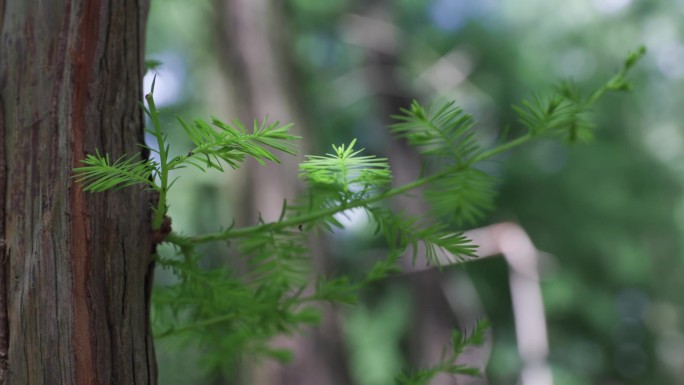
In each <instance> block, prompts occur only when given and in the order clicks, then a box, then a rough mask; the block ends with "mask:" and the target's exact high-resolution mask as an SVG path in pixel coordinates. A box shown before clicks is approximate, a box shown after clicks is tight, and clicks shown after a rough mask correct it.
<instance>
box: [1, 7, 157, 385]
mask: <svg viewBox="0 0 684 385" xmlns="http://www.w3.org/2000/svg"><path fill="white" fill-rule="evenodd" d="M147 9H148V2H147V1H145V0H143V1H121V2H106V1H95V0H93V1H86V0H74V1H65V0H50V1H48V0H41V1H31V2H27V1H24V0H5V1H0V31H1V36H0V141H2V143H0V202H1V203H0V218H2V221H0V252H1V253H2V254H0V384H3V385H28V384H55V385H57V384H69V385H73V384H100V385H105V384H111V385H121V384H155V383H156V364H155V355H154V347H153V343H152V336H151V330H150V325H149V299H150V290H151V277H152V274H151V273H152V269H153V264H152V259H151V251H152V248H153V244H152V237H151V235H152V234H151V233H150V230H149V229H150V224H149V217H150V216H149V195H148V193H147V192H144V191H142V190H140V189H135V188H129V189H125V190H121V191H116V192H110V193H102V194H85V193H84V192H83V191H82V190H81V188H80V187H78V186H77V185H76V183H75V182H74V181H73V179H72V178H71V176H72V172H71V169H72V168H73V167H75V166H78V165H79V160H80V159H83V158H84V157H85V155H86V153H87V152H94V151H95V149H96V148H97V149H99V150H100V151H104V152H107V153H109V154H111V155H112V157H113V158H118V157H120V156H122V155H123V154H129V155H132V154H135V153H138V152H140V148H139V147H138V144H139V143H141V142H142V141H143V135H142V134H143V129H142V126H143V120H142V111H141V109H140V106H139V104H138V103H139V101H140V100H141V96H142V95H141V85H142V81H141V79H142V76H143V52H144V51H143V45H144V33H145V25H146V17H147Z"/></svg>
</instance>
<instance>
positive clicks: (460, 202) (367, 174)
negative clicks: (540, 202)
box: [75, 49, 644, 384]
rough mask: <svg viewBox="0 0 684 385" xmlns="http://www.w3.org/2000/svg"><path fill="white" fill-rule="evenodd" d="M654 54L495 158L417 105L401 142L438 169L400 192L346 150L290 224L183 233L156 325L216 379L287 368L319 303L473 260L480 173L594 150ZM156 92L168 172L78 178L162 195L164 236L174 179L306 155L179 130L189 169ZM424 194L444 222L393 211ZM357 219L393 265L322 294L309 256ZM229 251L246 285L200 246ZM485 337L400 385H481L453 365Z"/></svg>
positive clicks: (249, 135)
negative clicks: (631, 79)
mask: <svg viewBox="0 0 684 385" xmlns="http://www.w3.org/2000/svg"><path fill="white" fill-rule="evenodd" d="M643 54H644V50H643V49H640V50H638V51H637V52H634V53H632V54H630V55H629V56H628V57H627V59H626V60H625V62H624V65H623V67H622V69H621V70H620V71H619V72H618V73H617V74H616V75H615V76H614V77H613V78H611V79H610V80H609V81H608V82H606V83H605V84H603V85H602V86H600V87H598V88H597V89H595V90H594V91H593V92H591V93H589V94H588V95H587V96H584V95H582V94H581V93H580V92H579V91H578V90H577V88H576V87H575V86H574V85H572V84H571V83H567V82H566V83H561V84H560V85H559V86H558V87H556V89H555V90H554V92H552V93H551V94H549V95H535V96H534V97H533V98H532V99H531V100H529V101H523V102H522V103H521V104H520V105H519V106H514V109H515V111H516V112H517V113H518V117H519V122H520V124H521V125H522V127H523V128H524V129H525V133H524V134H522V135H520V136H518V137H517V138H514V139H510V140H508V139H507V140H503V141H501V142H500V143H499V144H497V145H496V146H494V147H492V148H489V149H485V148H483V147H482V146H481V145H480V144H479V142H478V141H477V139H476V135H475V125H474V121H473V119H472V117H471V116H470V115H468V114H465V113H464V112H463V111H462V110H461V109H460V108H459V107H457V106H456V105H455V104H454V103H453V102H448V103H445V104H442V105H440V106H439V107H438V108H436V109H431V108H426V107H424V106H422V105H421V104H419V103H418V102H413V103H412V104H411V106H410V108H408V109H404V110H402V111H401V114H400V115H397V116H395V119H396V120H397V124H395V125H394V126H392V127H391V130H392V132H394V133H395V134H396V135H397V136H398V137H401V138H405V139H406V140H407V141H408V142H409V143H410V144H411V145H414V146H416V148H417V149H418V151H419V152H420V153H421V154H422V155H423V156H424V157H425V159H426V161H427V162H428V163H429V166H430V167H425V169H426V170H427V172H426V173H425V174H424V175H422V176H421V177H420V178H418V179H416V180H415V181H413V182H410V183H408V184H405V185H401V186H392V173H391V171H390V168H389V165H388V163H387V159H384V158H377V157H375V156H373V155H363V152H362V151H363V150H359V149H356V148H355V145H356V141H355V140H354V141H352V142H351V143H349V144H348V145H344V144H343V145H340V146H333V152H332V153H330V154H327V155H324V156H316V155H312V156H307V159H306V160H305V161H304V162H303V163H302V164H301V165H300V176H301V178H302V179H304V180H305V181H307V182H308V184H309V187H310V189H309V191H308V193H306V194H304V196H303V197H300V198H298V199H295V201H294V202H295V203H294V204H288V203H287V201H285V202H284V203H283V209H282V213H281V215H280V217H279V219H278V220H277V221H274V222H271V223H263V222H259V223H257V224H255V225H253V226H247V227H240V228H235V227H234V226H232V225H231V226H230V227H228V228H226V229H223V230H220V231H217V232H214V233H209V234H203V235H192V236H188V235H182V234H179V233H177V232H174V231H171V232H170V233H169V234H168V235H167V236H166V238H165V239H164V241H163V242H166V243H169V244H171V245H173V246H174V247H175V250H176V252H177V254H178V255H177V256H162V255H158V256H157V262H158V264H159V265H160V266H162V267H164V268H168V269H171V270H172V271H173V272H174V274H175V275H176V276H177V279H178V281H177V283H175V284H172V285H169V286H165V287H159V288H156V289H155V291H154V294H153V309H152V316H153V321H154V323H155V330H156V331H157V337H158V338H165V337H169V336H176V337H179V338H183V337H185V338H188V340H193V341H199V342H200V343H201V344H203V346H205V349H208V350H209V351H213V352H215V353H216V354H215V355H212V356H211V357H214V359H215V362H214V363H215V364H216V365H223V364H224V363H225V361H226V360H225V357H232V358H237V357H239V356H241V355H245V354H253V355H266V356H270V357H274V358H278V359H282V360H286V359H288V358H289V354H288V353H287V352H284V351H281V350H277V349H273V348H271V347H270V346H269V341H270V340H271V339H272V338H273V337H274V336H276V335H279V334H290V333H293V332H295V331H297V330H298V329H299V328H300V327H301V326H302V325H308V324H314V323H316V322H318V320H319V319H320V314H319V311H318V307H317V306H316V303H319V302H325V301H332V302H338V303H354V302H355V301H356V300H357V299H358V298H359V293H360V290H362V288H363V287H364V286H366V285H368V284H369V283H371V282H375V281H377V280H381V279H383V278H385V277H387V276H388V275H390V274H392V273H394V272H396V271H398V270H399V267H398V261H399V259H400V258H401V257H402V256H403V255H405V254H407V252H409V253H410V254H411V255H413V257H414V259H415V257H416V256H417V255H418V253H419V252H420V251H421V250H423V251H424V253H425V256H426V260H427V261H428V263H430V264H433V265H440V264H442V263H445V262H454V261H463V260H467V259H469V258H472V257H473V256H474V251H475V248H476V246H475V245H473V244H471V243H470V241H469V240H468V239H467V238H466V237H464V236H463V233H461V232H459V231H456V230H454V229H453V227H452V226H450V225H449V224H448V222H445V221H444V214H445V213H446V214H448V216H449V217H450V221H451V222H452V223H455V224H456V225H458V226H463V225H466V224H473V223H474V222H476V221H477V220H479V219H481V218H483V216H484V215H485V213H486V212H487V211H488V210H490V209H491V208H492V206H493V204H492V202H493V198H494V194H495V190H496V189H495V179H494V178H493V177H492V176H490V175H488V174H487V173H485V172H483V171H482V170H481V169H479V168H478V164H480V163H481V162H483V161H486V160H491V159H493V158H495V157H496V156H497V155H499V154H501V153H503V152H505V151H509V150H511V149H513V148H515V147H518V146H521V145H523V144H525V143H527V142H529V141H531V140H533V139H535V138H539V137H548V136H555V137H561V138H563V139H565V140H567V141H570V142H574V141H577V140H586V139H589V138H590V137H591V130H590V129H591V124H590V121H589V119H588V113H589V112H590V110H591V108H592V107H593V105H594V103H595V102H596V101H597V100H598V99H599V98H600V97H601V96H603V95H604V94H606V93H607V92H611V91H621V90H627V89H629V87H630V86H629V83H628V82H627V81H626V74H627V72H628V71H629V70H630V69H631V68H632V67H633V66H634V64H635V63H636V61H637V60H638V59H639V58H640V57H641V56H643ZM153 92H154V82H153V85H152V92H150V94H148V95H146V96H145V100H146V102H147V106H143V108H144V111H145V113H146V114H147V116H148V117H149V118H150V122H151V125H152V128H151V129H148V130H147V132H149V133H150V134H151V135H152V136H153V137H154V138H155V140H156V145H155V146H149V147H147V146H145V147H146V148H147V149H148V150H149V151H151V152H153V153H156V154H157V155H158V161H155V160H153V159H139V158H138V157H136V156H132V157H125V156H124V157H121V158H118V159H117V160H115V161H113V162H112V160H111V158H110V156H109V155H106V154H105V155H101V154H100V152H99V151H97V150H96V151H95V153H94V154H90V155H88V156H87V157H86V158H85V159H84V160H83V161H82V162H83V164H84V166H82V167H79V168H76V169H75V172H76V178H77V180H78V181H79V182H80V183H81V184H82V185H83V187H84V189H85V190H86V191H94V192H101V191H106V190H110V189H119V188H125V187H130V186H134V185H140V186H142V187H144V188H148V189H151V190H154V191H155V192H157V193H158V195H159V199H158V201H157V202H156V204H155V206H154V207H153V210H154V216H153V219H152V227H153V229H154V230H158V229H160V228H161V226H162V223H163V221H164V216H165V215H166V213H167V208H168V204H167V194H168V191H169V189H170V188H171V187H172V186H173V184H174V182H175V179H171V172H172V171H173V170H177V169H180V168H183V167H187V166H193V167H196V168H198V169H199V170H201V171H203V172H205V171H208V170H210V169H214V170H219V171H225V170H224V167H223V165H228V166H229V167H230V168H233V169H234V168H238V167H240V165H241V164H242V163H243V162H244V160H245V159H246V158H248V157H249V158H253V159H255V160H256V161H258V162H259V163H262V164H263V163H265V162H267V161H268V162H276V163H277V162H279V158H278V156H277V152H282V153H286V154H294V153H295V152H296V151H295V147H294V141H295V140H296V139H298V138H297V137H296V136H294V135H290V134H289V132H288V129H289V127H290V125H280V124H279V123H277V122H276V123H268V122H267V120H263V121H262V122H257V121H255V122H254V124H253V126H252V129H251V130H248V129H247V128H246V127H245V126H244V125H243V124H242V123H240V122H239V121H234V122H233V123H231V124H228V123H225V122H222V121H220V120H218V119H215V118H214V119H212V121H211V124H209V123H207V122H205V121H203V120H196V121H194V122H193V123H192V124H190V123H187V122H186V121H185V120H183V119H182V118H180V117H179V118H178V119H177V120H178V122H179V124H180V126H181V127H182V128H183V130H184V132H185V133H186V135H187V136H188V138H189V139H190V140H191V141H192V143H193V148H192V149H191V150H190V151H189V152H188V153H187V154H185V155H178V156H175V157H171V156H170V155H169V154H170V152H169V144H168V143H167V136H166V134H165V133H164V132H163V131H162V129H161V124H160V122H159V111H158V109H157V107H156V105H155V103H154V98H153ZM417 189H421V190H423V194H424V197H425V199H426V200H427V201H428V202H429V203H430V204H431V205H432V207H433V209H434V211H435V212H436V213H437V214H438V215H435V216H433V217H432V218H427V219H426V218H416V217H414V216H410V215H408V214H405V213H397V212H394V211H392V210H390V209H389V208H387V207H385V205H384V203H385V202H387V201H388V200H389V199H390V198H392V197H395V196H398V195H403V194H406V193H409V192H411V191H414V190H417ZM350 209H361V210H364V211H365V212H366V213H367V214H368V216H369V218H371V219H372V220H373V221H374V222H375V224H376V232H377V233H378V234H381V235H382V236H383V238H384V239H385V244H386V247H387V257H386V258H384V259H380V260H378V261H376V263H375V264H374V265H373V266H372V267H371V268H370V269H369V270H368V271H367V272H366V273H365V275H364V276H362V277H356V278H350V277H344V276H342V277H334V278H328V277H317V278H315V279H314V280H313V282H314V283H313V284H310V283H309V282H310V281H311V274H312V269H311V267H310V265H311V263H310V261H309V260H308V254H309V250H308V248H307V243H308V237H309V235H310V234H311V230H313V229H315V228H323V229H330V228H332V227H343V225H342V223H340V222H339V221H338V220H337V219H336V215H337V214H340V213H344V212H345V211H346V210H350ZM216 241H231V242H233V243H235V244H236V245H237V247H238V250H239V252H240V255H241V258H245V259H246V266H247V270H248V271H247V272H246V274H240V275H238V274H237V273H236V272H233V271H231V270H230V269H229V268H227V267H223V268H219V269H205V268H201V267H200V264H199V261H200V260H201V256H200V255H198V254H197V253H196V251H195V249H196V246H198V245H200V244H204V243H208V242H216ZM485 326H486V325H485V323H479V324H478V325H477V326H476V328H475V331H474V332H473V334H472V335H471V336H470V337H466V338H463V337H462V336H461V335H460V334H457V335H455V337H454V340H453V341H452V346H453V349H452V353H450V354H446V353H445V355H444V357H443V359H442V361H441V362H440V363H438V364H437V365H436V366H434V367H432V368H428V369H425V370H422V371H418V372H415V373H413V374H407V373H405V374H402V375H400V376H399V377H397V383H399V384H424V383H426V382H427V381H428V380H429V379H430V378H432V377H434V375H436V374H437V373H440V372H450V373H465V374H474V373H475V372H474V371H473V370H472V369H471V368H464V367H461V366H458V365H456V364H455V363H454V362H455V358H456V356H457V355H458V354H459V353H460V352H461V351H462V350H463V349H464V348H465V347H466V346H467V345H472V344H476V343H478V342H479V341H481V339H482V333H483V330H484V328H485Z"/></svg>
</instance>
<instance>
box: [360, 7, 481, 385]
mask: <svg viewBox="0 0 684 385" xmlns="http://www.w3.org/2000/svg"><path fill="white" fill-rule="evenodd" d="M364 5H365V8H364V10H363V11H362V14H361V15H358V16H352V17H351V19H350V21H349V23H348V28H350V29H353V30H354V32H353V33H354V34H355V35H357V36H363V37H364V38H363V39H358V40H357V42H358V43H359V44H361V46H362V47H363V48H364V49H365V50H366V67H365V68H366V78H367V83H368V87H369V94H370V95H371V97H372V98H373V99H374V101H375V106H376V110H377V117H378V121H381V122H383V123H384V124H385V126H389V125H391V124H393V123H394V121H392V119H391V118H390V116H391V115H396V114H397V113H399V111H400V109H401V108H408V107H409V105H410V103H411V100H412V99H414V98H416V96H415V95H414V93H415V91H414V90H412V89H411V87H410V86H407V85H405V84H404V82H402V80H401V78H400V77H399V75H398V73H397V71H398V69H399V55H400V53H401V51H400V50H401V47H404V46H405V44H403V42H404V40H405V39H406V37H405V36H402V31H401V30H400V29H399V28H400V27H399V26H398V24H396V23H394V22H393V9H392V8H393V3H392V2H391V1H388V0H369V1H367V2H365V3H364ZM385 135H386V136H387V143H388V147H387V152H388V155H389V156H388V157H389V160H390V164H391V167H392V172H393V174H394V180H395V184H397V185H402V184H406V183H409V182H411V181H413V180H415V179H416V178H417V177H418V176H419V175H420V171H421V170H420V168H421V164H422V160H421V158H420V156H419V154H418V153H417V151H415V149H414V148H412V147H411V146H409V145H408V144H407V143H406V142H405V141H403V140H395V139H393V138H391V137H390V134H389V132H388V131H387V130H385ZM395 206H396V207H397V208H398V209H399V210H403V211H405V212H407V213H410V214H413V215H418V216H421V215H423V213H425V212H427V211H429V208H428V207H427V204H426V202H425V201H424V200H422V199H419V198H415V197H412V198H409V197H405V196H404V197H398V198H396V201H395ZM425 263H426V261H425V259H424V256H419V258H418V260H417V261H416V266H417V267H419V268H422V267H424V266H425ZM403 264H404V269H405V270H406V271H412V270H415V268H413V266H412V265H413V264H412V261H411V260H410V259H408V258H405V259H404V260H403ZM445 278H446V277H445V275H444V273H443V272H438V271H436V270H434V269H433V270H429V271H424V272H421V273H417V274H413V275H409V276H408V277H407V283H408V285H409V286H410V290H411V292H412V294H413V297H414V310H415V313H414V315H413V318H412V319H411V320H410V322H411V324H412V326H413V328H412V330H411V332H410V336H409V340H408V341H409V342H408V347H407V351H408V352H409V359H410V361H411V362H412V365H415V366H419V367H425V366H427V365H431V364H434V363H435V362H438V361H439V359H440V355H441V354H442V349H443V347H444V343H445V341H449V339H450V336H451V331H452V330H453V328H454V327H460V328H461V329H463V328H470V327H472V325H468V324H465V325H463V324H460V325H459V323H461V322H463V320H464V319H469V320H472V319H474V318H477V317H473V316H472V315H467V314H460V313H465V312H468V311H470V310H471V309H464V308H459V309H454V308H452V306H450V304H449V301H448V300H447V298H446V297H445V293H444V291H443V289H442V287H443V285H444V281H445ZM459 279H466V280H467V279H468V277H467V276H465V275H461V276H460V277H459ZM475 301H477V298H476V299H475ZM466 302H472V300H470V301H466ZM454 311H456V313H457V314H454ZM478 316H481V314H478ZM459 321H460V322H459ZM468 354H469V353H468V352H466V353H465V354H463V355H462V356H461V358H462V359H470V357H467V356H468ZM459 377H461V378H458V381H459V382H458V383H461V381H468V382H467V383H469V384H470V383H475V382H470V381H478V380H473V379H469V378H464V376H459ZM456 381H457V378H456V377H454V376H450V375H449V376H447V375H440V376H439V377H437V378H436V379H435V380H433V381H432V382H431V384H433V385H449V384H454V383H456ZM477 383H482V382H477Z"/></svg>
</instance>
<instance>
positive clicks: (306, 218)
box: [166, 134, 533, 246]
mask: <svg viewBox="0 0 684 385" xmlns="http://www.w3.org/2000/svg"><path fill="white" fill-rule="evenodd" d="M532 138H533V136H532V135H531V134H526V135H523V136H521V137H519V138H517V139H515V140H512V141H510V142H508V143H505V144H502V145H500V146H498V147H496V148H493V149H491V150H489V151H485V152H482V153H481V154H479V155H478V156H476V157H474V158H473V159H472V160H471V161H470V162H468V163H467V164H457V165H453V166H451V167H447V168H445V169H443V170H441V171H439V172H436V173H434V174H432V175H430V176H428V177H425V178H421V179H418V180H416V181H413V182H411V183H407V184H405V185H403V186H399V187H395V188H393V189H390V190H387V191H386V192H384V193H382V194H378V195H375V196H371V197H368V198H365V199H361V200H358V201H353V202H350V203H346V204H342V205H340V206H335V207H330V208H327V209H324V210H320V211H316V212H313V213H310V214H305V215H301V216H297V217H293V218H289V219H285V220H282V221H279V222H271V223H265V224H260V225H254V226H247V227H242V228H239V229H228V230H225V231H220V232H216V233H210V234H206V235H198V236H193V237H182V236H180V235H177V234H176V235H173V233H172V234H169V237H167V239H166V240H167V241H168V242H171V243H175V244H178V245H179V246H181V245H185V244H189V243H194V244H200V243H207V242H215V241H225V240H229V239H236V238H243V237H247V236H249V235H252V234H255V233H258V232H261V231H265V230H267V229H268V230H280V229H284V228H287V227H295V226H299V225H302V224H307V223H310V222H314V221H317V220H319V219H322V218H325V217H328V216H331V215H334V214H337V213H339V212H342V211H345V210H348V209H353V208H356V207H363V206H368V205H370V204H372V203H375V202H378V201H382V200H385V199H388V198H391V197H394V196H397V195H401V194H404V193H406V192H408V191H411V190H414V189H417V188H419V187H422V186H425V185H427V184H429V183H431V182H434V181H436V180H438V179H440V178H443V177H444V176H446V175H449V174H453V173H455V172H460V171H463V170H465V169H467V168H468V167H469V166H470V165H472V164H473V163H475V162H480V161H483V160H486V159H489V158H491V157H493V156H495V155H498V154H500V153H502V152H505V151H507V150H510V149H512V148H515V147H517V146H520V145H523V144H524V143H526V142H528V141H529V140H531V139H532ZM172 235H173V236H172Z"/></svg>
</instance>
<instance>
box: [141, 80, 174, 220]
mask: <svg viewBox="0 0 684 385" xmlns="http://www.w3.org/2000/svg"><path fill="white" fill-rule="evenodd" d="M152 92H154V82H153V84H152V91H151V92H150V93H149V94H147V95H145V100H147V105H149V106H150V108H149V110H147V111H148V112H149V116H150V119H151V120H152V126H153V127H154V136H155V138H156V139H157V146H158V148H159V170H158V172H159V175H157V176H158V177H159V183H160V186H159V190H158V191H159V202H158V203H157V208H156V209H155V210H154V218H153V219H152V230H159V229H161V226H162V223H163V222H164V215H166V193H167V192H168V190H169V185H168V184H169V164H168V161H167V158H168V151H167V150H168V148H167V147H166V143H165V141H164V134H163V133H162V130H161V123H160V122H159V111H158V110H157V107H156V105H155V104H154V97H153V96H152Z"/></svg>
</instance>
